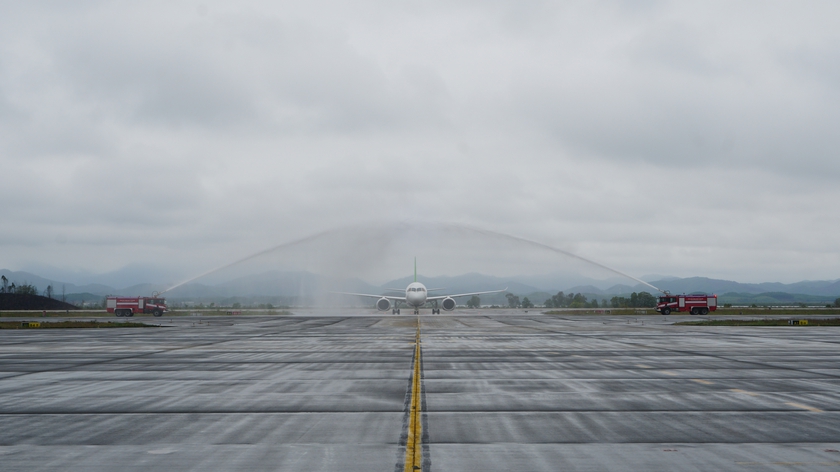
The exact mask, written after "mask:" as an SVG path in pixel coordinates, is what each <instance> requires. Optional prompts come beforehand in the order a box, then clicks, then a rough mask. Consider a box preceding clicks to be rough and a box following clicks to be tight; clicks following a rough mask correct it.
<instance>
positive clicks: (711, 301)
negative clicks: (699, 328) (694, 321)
mask: <svg viewBox="0 0 840 472" xmlns="http://www.w3.org/2000/svg"><path fill="white" fill-rule="evenodd" d="M715 310H717V295H706V294H692V295H671V294H670V293H666V294H665V295H663V296H661V297H659V303H657V304H656V311H658V312H660V313H662V314H663V315H670V314H671V312H672V311H687V312H690V313H691V314H692V315H708V314H709V312H710V311H715Z"/></svg>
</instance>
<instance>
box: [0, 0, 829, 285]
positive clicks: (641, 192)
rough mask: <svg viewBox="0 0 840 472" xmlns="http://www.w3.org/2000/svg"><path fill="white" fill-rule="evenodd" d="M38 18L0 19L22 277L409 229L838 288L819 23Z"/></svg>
mask: <svg viewBox="0 0 840 472" xmlns="http://www.w3.org/2000/svg"><path fill="white" fill-rule="evenodd" d="M44 5H49V4H38V5H35V4H32V5H28V4H17V5H4V6H3V7H0V45H2V46H0V123H2V126H0V165H2V169H3V171H2V172H0V198H2V200H3V201H4V202H10V203H11V204H7V205H5V206H4V210H3V218H2V222H0V260H3V261H4V264H5V265H7V266H8V268H11V269H19V268H25V267H27V266H30V265H31V266H34V265H56V266H60V267H67V268H69V269H90V270H101V271H105V270H110V269H114V268H118V267H120V266H123V265H126V264H130V263H142V264H152V265H157V266H160V267H164V268H169V269H171V270H172V271H173V273H178V274H184V273H190V271H195V272H198V271H201V270H204V269H207V268H209V267H212V266H214V265H220V264H223V263H224V262H226V261H228V260H230V259H232V258H235V257H239V256H244V255H246V254H248V253H249V252H252V251H256V250H258V249H260V248H263V247H267V246H271V245H273V244H277V243H279V242H282V241H288V240H291V239H294V238H296V237H302V236H304V235H306V234H310V233H314V232H317V231H320V230H324V229H327V228H331V227H336V226H341V225H347V224H353V223H356V222H359V221H380V222H382V221H400V220H403V221H414V220H415V219H416V220H426V221H430V220H442V221H451V222H464V223H468V224H472V225H476V226H480V227H487V228H490V229H494V230H497V231H502V232H507V233H511V234H517V235H522V236H525V237H529V238H532V239H535V240H539V241H543V242H546V243H548V244H553V245H557V246H562V247H563V248H566V249H572V250H575V251H579V252H580V253H581V254H582V255H585V256H587V257H590V258H593V259H596V260H599V261H602V262H604V263H606V264H608V265H614V266H616V267H618V268H621V269H623V270H625V271H627V272H631V273H635V274H645V273H670V274H674V275H681V276H687V275H708V276H716V277H722V278H730V279H735V278H737V279H739V280H743V281H764V280H780V281H792V280H796V279H799V278H811V279H816V278H836V277H838V274H837V272H836V267H837V266H838V265H837V262H838V261H837V259H838V252H837V249H836V245H835V244H834V242H833V240H832V235H833V234H835V233H836V232H837V230H838V229H840V217H838V213H837V211H836V210H835V209H834V208H833V206H832V204H831V202H833V201H837V200H838V199H840V198H839V197H840V190H838V188H840V187H838V186H837V185H836V182H837V180H838V177H840V167H838V166H839V165H840V164H838V162H840V161H838V159H837V158H836V155H835V154H836V150H837V149H838V145H839V144H840V143H838V139H840V138H838V135H837V133H836V129H837V125H838V121H840V116H838V113H840V111H838V110H840V107H838V84H840V82H839V81H838V80H836V79H837V77H838V71H839V70H840V69H838V68H837V66H836V62H837V61H836V60H834V59H835V58H837V57H838V56H840V49H838V46H837V44H838V41H837V39H838V35H840V33H837V32H836V28H835V27H834V25H833V21H832V19H833V18H836V17H837V13H838V12H837V11H836V10H837V9H838V8H837V7H835V6H834V5H832V4H825V3H823V4H808V5H793V4H789V3H767V2H758V3H748V4H734V5H733V4H731V3H726V2H723V3H704V4H702V5H699V4H698V5H686V4H683V3H670V2H646V3H634V6H633V7H630V6H628V4H625V3H623V2H619V3H614V2H586V3H576V4H563V5H558V4H555V3H553V2H531V3H518V4H508V3H501V2H497V3H491V2H459V3H452V2H441V3H430V2H422V3H421V2H417V3H402V4H393V3H388V2H367V3H359V2H353V3H347V4H335V3H334V2H329V3H323V4H318V3H306V4H300V3H273V2H266V3H261V2H256V1H255V2H244V3H239V4H236V5H229V4H222V3H219V4H216V3H212V2H206V3H204V4H202V5H198V4H194V3H187V2H183V3H171V2H158V3H144V4H137V5H133V4H113V3H110V2H88V3H83V4H74V5H68V4H63V3H59V4H55V5H51V6H49V7H45V6H44ZM407 257H408V256H407ZM452 270H455V271H457V270H456V269H455V268H453V269H452ZM468 270H470V268H468V267H465V268H463V271H464V272H466V271H468ZM488 270H489V269H488ZM499 270H502V269H501V268H500V269H499Z"/></svg>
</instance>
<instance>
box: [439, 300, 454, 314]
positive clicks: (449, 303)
mask: <svg viewBox="0 0 840 472" xmlns="http://www.w3.org/2000/svg"><path fill="white" fill-rule="evenodd" d="M440 307H441V308H443V309H444V310H445V311H452V310H454V309H455V300H454V299H452V298H450V297H446V298H444V299H443V301H441V302H440Z"/></svg>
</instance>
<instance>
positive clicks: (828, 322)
mask: <svg viewBox="0 0 840 472" xmlns="http://www.w3.org/2000/svg"><path fill="white" fill-rule="evenodd" d="M799 319H805V320H807V321H808V324H807V325H799V324H795V325H793V326H791V325H789V324H788V320H787V319H763V320H704V321H680V322H679V323H674V324H675V325H684V326H791V327H794V326H795V327H803V328H805V327H808V326H840V318H833V319H819V318H816V319H815V318H798V319H797V321H798V320H799Z"/></svg>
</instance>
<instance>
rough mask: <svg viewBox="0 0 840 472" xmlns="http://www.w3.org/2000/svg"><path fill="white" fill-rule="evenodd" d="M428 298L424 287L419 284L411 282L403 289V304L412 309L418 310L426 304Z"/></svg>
mask: <svg viewBox="0 0 840 472" xmlns="http://www.w3.org/2000/svg"><path fill="white" fill-rule="evenodd" d="M428 296H429V293H428V291H427V290H426V286H425V285H423V284H421V283H420V282H412V283H410V284H408V287H406V289H405V302H406V303H407V304H408V305H410V306H413V307H414V308H420V307H421V306H423V305H425V304H426V298H427V297H428Z"/></svg>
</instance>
